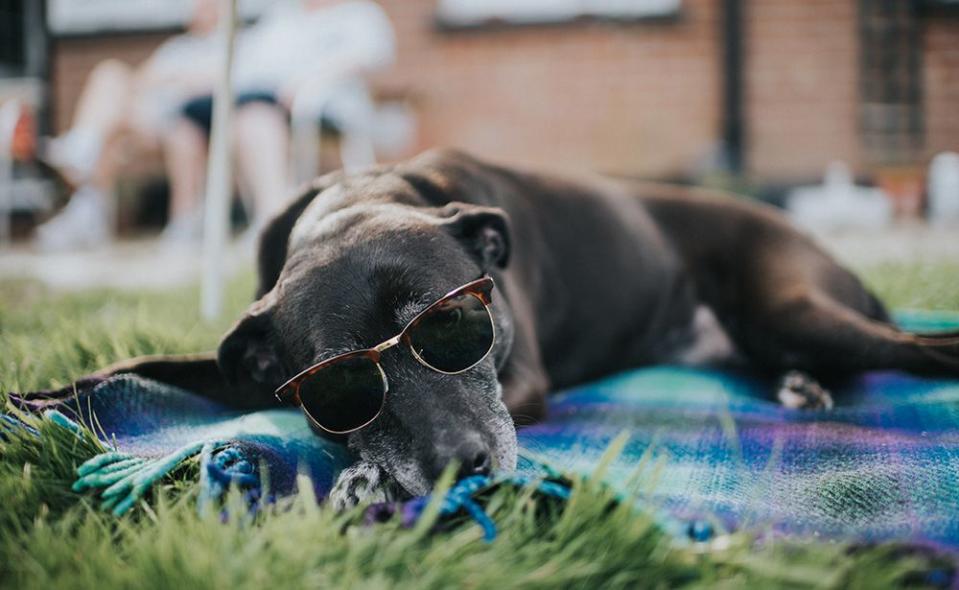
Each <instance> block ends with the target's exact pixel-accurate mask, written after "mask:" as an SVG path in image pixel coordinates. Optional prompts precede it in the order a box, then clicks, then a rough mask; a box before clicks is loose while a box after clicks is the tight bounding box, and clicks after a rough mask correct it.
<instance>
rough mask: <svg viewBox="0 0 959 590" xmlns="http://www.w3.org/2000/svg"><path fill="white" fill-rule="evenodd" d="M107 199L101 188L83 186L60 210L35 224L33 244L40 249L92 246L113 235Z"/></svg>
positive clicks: (53, 250) (59, 250)
mask: <svg viewBox="0 0 959 590" xmlns="http://www.w3.org/2000/svg"><path fill="white" fill-rule="evenodd" d="M112 220H113V215H112V210H111V206H110V199H108V198H107V196H106V195H104V194H103V193H102V192H101V191H99V190H97V189H95V188H93V187H90V186H84V187H81V188H79V189H77V191H76V192H75V193H73V195H71V196H70V201H69V202H68V203H67V206H66V207H64V208H63V210H62V211H60V213H58V214H57V215H56V216H54V217H53V218H52V219H50V220H49V221H47V222H45V223H44V224H42V225H40V226H39V227H37V233H36V236H35V237H34V244H35V245H36V246H37V247H38V248H39V249H40V250H42V251H44V252H63V251H66V250H74V249H84V248H95V247H97V246H101V245H103V244H106V243H108V242H110V240H111V238H112V237H113V232H112V231H111V222H112Z"/></svg>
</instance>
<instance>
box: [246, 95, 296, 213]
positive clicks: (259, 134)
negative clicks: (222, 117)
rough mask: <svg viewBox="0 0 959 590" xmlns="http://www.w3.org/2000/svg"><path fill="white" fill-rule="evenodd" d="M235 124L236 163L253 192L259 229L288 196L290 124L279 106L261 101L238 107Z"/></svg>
mask: <svg viewBox="0 0 959 590" xmlns="http://www.w3.org/2000/svg"><path fill="white" fill-rule="evenodd" d="M235 121H236V122H235V128H234V135H233V139H234V142H235V149H236V157H237V164H238V166H239V173H240V175H241V177H242V179H243V181H244V184H245V185H246V186H248V187H249V189H250V191H251V192H252V193H253V201H254V209H255V211H254V212H253V219H252V225H253V226H254V227H257V226H259V225H262V223H263V222H264V221H265V220H266V219H268V218H269V217H270V216H271V215H273V214H274V213H275V212H276V211H277V210H278V209H279V208H280V207H281V206H282V205H283V203H284V202H285V200H286V198H287V197H288V196H289V195H288V190H289V154H288V152H289V145H290V131H289V125H288V124H287V121H286V114H285V113H284V112H283V111H282V110H281V109H280V108H279V107H277V106H276V105H273V104H270V103H267V102H259V101H258V102H249V103H246V104H242V105H241V106H239V107H238V108H237V112H236V119H235Z"/></svg>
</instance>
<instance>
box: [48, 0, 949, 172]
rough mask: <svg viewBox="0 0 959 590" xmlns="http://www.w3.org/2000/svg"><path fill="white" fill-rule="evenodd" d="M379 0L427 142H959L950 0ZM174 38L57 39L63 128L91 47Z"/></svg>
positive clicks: (666, 158) (396, 90)
mask: <svg viewBox="0 0 959 590" xmlns="http://www.w3.org/2000/svg"><path fill="white" fill-rule="evenodd" d="M381 4H382V5H383V7H384V8H385V10H386V11H387V12H388V14H389V15H390V17H391V18H392V20H393V23H394V25H395V27H396V30H397V42H398V62H397V64H396V67H395V68H394V69H393V70H392V71H389V72H386V73H384V74H383V75H381V76H379V77H378V78H377V80H376V85H377V87H378V88H379V89H380V91H381V92H383V93H386V94H392V95H402V96H404V97H406V98H407V99H408V100H409V101H410V103H411V104H412V105H413V107H414V109H415V112H416V113H417V117H418V126H419V137H418V144H419V147H427V146H431V145H454V146H460V147H464V148H467V149H470V150H473V151H475V152H477V153H480V154H483V155H487V156H492V157H495V158H498V159H500V160H505V161H511V162H519V163H528V164H537V165H548V166H552V167H560V168H568V167H575V168H591V169H598V170H604V171H610V172H617V173H624V174H631V175H644V176H657V177H667V176H676V175H688V174H690V173H694V172H695V171H697V170H700V169H702V168H703V166H704V164H703V163H704V162H715V161H716V155H717V154H718V153H725V154H726V156H727V159H726V162H731V163H732V164H733V166H735V165H736V164H737V162H740V161H741V164H742V170H743V171H744V172H746V173H747V174H748V175H750V176H752V177H754V178H757V179H760V180H762V181H773V182H790V181H797V180H808V179H810V178H814V177H818V176H819V174H820V173H821V171H822V169H823V167H824V166H825V165H826V163H827V162H829V161H830V160H834V159H842V160H845V161H846V162H848V163H849V164H851V165H852V166H853V168H854V169H856V170H858V171H859V172H861V173H870V172H874V171H875V170H876V169H877V167H880V166H886V167H888V166H902V165H922V164H924V163H925V162H926V161H927V160H928V158H929V156H930V154H933V153H935V152H938V151H941V150H946V149H952V150H959V15H957V14H956V12H957V11H955V9H953V8H950V7H949V5H950V4H952V3H951V2H949V1H948V0H940V1H939V4H938V5H937V4H936V3H935V2H930V3H928V5H926V4H924V5H922V6H921V7H920V6H919V4H920V3H919V2H916V1H911V0H897V1H896V2H892V3H888V2H880V1H879V0H801V1H798V0H683V1H682V3H681V5H680V8H679V10H678V12H677V14H675V15H673V16H671V17H670V18H655V19H642V18H637V19H620V20H614V21H610V20H605V19H596V18H579V19H575V20H573V21H570V22H566V23H562V24H559V23H552V24H524V25H521V26H508V25H504V24H502V23H496V22H491V23H489V24H486V25H479V26H474V27H466V28H456V27H443V26H441V24H439V25H438V20H437V16H436V15H437V13H436V9H437V5H438V2H437V0H382V2H381ZM164 37H165V35H164V34H162V33H147V34H143V33H139V34H136V35H131V34H86V35H82V36H73V37H69V36H66V37H60V38H56V37H54V38H53V39H52V40H51V44H50V53H49V64H50V70H49V74H50V80H51V83H52V85H51V94H50V96H51V98H52V108H51V110H50V112H51V118H52V121H53V124H54V126H55V127H60V126H62V125H63V124H64V122H66V121H68V120H69V114H70V112H71V109H72V107H73V104H74V103H75V100H76V96H77V92H78V90H79V87H80V84H81V83H82V80H83V79H84V77H85V75H86V73H87V72H88V71H89V69H90V68H91V67H92V66H93V64H94V63H96V61H98V60H100V59H102V58H104V57H107V56H113V57H120V58H122V59H124V60H127V61H130V62H136V61H138V60H140V59H142V58H143V57H144V56H146V55H147V54H148V52H149V51H150V50H151V49H152V48H153V47H154V46H155V45H156V44H157V43H159V42H160V41H161V40H162V39H163V38H164ZM722 146H726V148H725V150H723V149H721V148H722Z"/></svg>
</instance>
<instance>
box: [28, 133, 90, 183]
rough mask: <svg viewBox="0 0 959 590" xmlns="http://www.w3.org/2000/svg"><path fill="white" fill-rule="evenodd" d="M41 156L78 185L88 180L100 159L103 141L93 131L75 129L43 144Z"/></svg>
mask: <svg viewBox="0 0 959 590" xmlns="http://www.w3.org/2000/svg"><path fill="white" fill-rule="evenodd" d="M41 147H42V149H41V157H42V159H43V160H44V161H45V162H47V163H48V164H49V165H51V166H53V167H54V168H56V169H57V171H58V172H60V173H61V174H63V175H64V176H65V177H66V178H67V180H68V181H69V182H71V183H73V184H74V185H76V186H79V185H82V184H83V183H85V182H87V181H88V180H89V179H90V177H91V176H92V175H93V171H94V170H95V169H96V167H97V162H99V160H100V152H101V151H102V149H103V142H102V141H101V140H100V138H99V137H98V136H97V135H96V134H95V133H92V132H89V131H85V130H83V129H73V130H72V131H69V132H67V133H66V134H64V135H61V136H59V137H53V138H49V139H47V140H46V141H45V142H44V143H43V144H42V145H41Z"/></svg>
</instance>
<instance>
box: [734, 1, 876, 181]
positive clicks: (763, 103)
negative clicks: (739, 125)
mask: <svg viewBox="0 0 959 590" xmlns="http://www.w3.org/2000/svg"><path fill="white" fill-rule="evenodd" d="M746 11H747V14H746V18H747V22H746V30H747V33H746V35H747V36H746V47H747V57H746V60H747V69H746V76H745V77H746V82H745V83H746V105H745V106H746V119H747V126H748V129H747V139H746V142H747V143H746V145H747V162H748V166H749V170H750V171H751V172H754V173H756V174H757V175H760V176H762V177H774V178H778V179H802V178H804V177H809V176H817V175H819V174H821V172H822V170H823V168H824V167H825V166H826V164H827V163H828V162H830V161H831V160H833V159H841V160H845V161H846V162H847V163H848V164H850V165H851V166H853V167H859V166H860V164H861V162H860V159H861V156H860V149H859V135H858V123H857V120H858V116H859V112H858V108H857V105H858V94H857V89H856V80H857V78H858V61H857V60H858V53H857V51H858V37H857V30H856V2H855V0H801V1H796V0H757V1H753V2H749V3H748V7H747V9H746Z"/></svg>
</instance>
